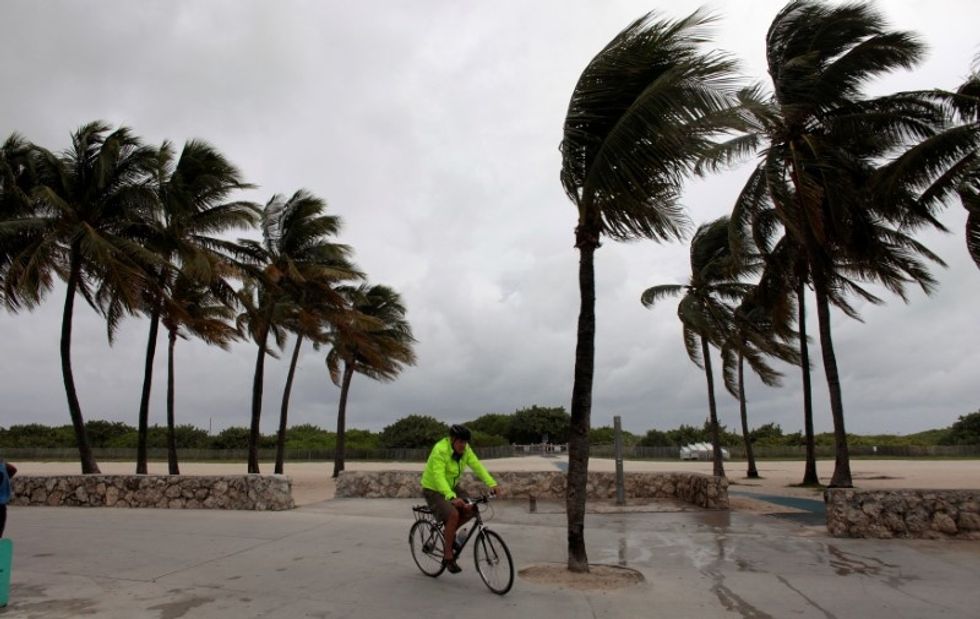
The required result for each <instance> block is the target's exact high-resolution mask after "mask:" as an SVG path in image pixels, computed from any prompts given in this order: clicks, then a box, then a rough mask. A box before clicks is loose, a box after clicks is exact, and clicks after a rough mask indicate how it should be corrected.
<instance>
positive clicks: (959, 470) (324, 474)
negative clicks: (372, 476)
mask: <svg viewBox="0 0 980 619" xmlns="http://www.w3.org/2000/svg"><path fill="white" fill-rule="evenodd" d="M565 463H566V459H565V458H558V457H542V456H526V457H518V458H501V459H497V460H485V461H484V464H485V465H486V466H487V468H488V469H489V470H490V471H491V473H492V472H493V471H553V470H559V469H560V465H564V464H565ZM15 464H16V465H17V467H18V469H19V472H20V473H22V474H25V475H65V474H77V473H79V467H78V464H77V463H75V462H15ZM99 467H100V468H101V470H102V472H103V473H106V474H128V473H133V472H134V471H135V465H134V464H133V463H131V462H102V463H100V464H99ZM423 467H424V464H423V463H421V462H364V461H350V462H348V463H347V467H346V468H347V470H350V471H385V470H407V471H419V472H420V474H421V471H422V469H423ZM273 468H274V467H273V465H272V463H271V462H263V463H260V470H261V471H262V472H263V473H266V472H269V473H271V472H272V470H273ZM623 468H624V469H625V470H626V471H627V472H630V471H638V472H640V471H660V472H668V471H694V472H699V473H706V474H711V471H712V468H711V463H710V462H681V461H660V460H658V461H638V460H628V461H626V462H625V463H624V465H623ZM758 468H759V474H760V475H762V479H747V478H746V477H745V463H744V462H726V463H725V472H726V474H727V475H728V479H729V481H730V483H731V484H732V485H731V490H734V491H745V492H752V493H755V494H775V495H784V496H786V495H792V496H818V495H819V493H820V491H819V489H813V488H798V487H794V484H799V482H800V481H801V480H802V478H803V462H802V461H783V460H764V461H760V462H759V463H758ZM833 469H834V463H833V462H832V461H827V460H821V461H818V462H817V472H818V474H819V475H820V481H821V482H823V483H827V482H829V481H830V475H831V474H832V473H833ZM180 470H181V473H183V474H185V475H226V474H239V473H244V472H245V464H244V463H241V462H231V463H226V462H221V463H216V462H186V463H182V464H181V465H180ZM589 470H591V471H610V472H611V471H615V470H616V469H615V462H614V461H613V460H609V459H600V458H593V459H592V460H590V461H589ZM149 471H150V474H157V475H163V474H166V472H167V464H166V463H165V462H150V463H149ZM332 473H333V463H332V462H287V463H286V474H287V475H288V476H289V477H291V478H292V480H293V498H294V499H295V501H296V504H297V505H309V504H311V503H318V502H320V501H326V500H327V499H331V498H333V496H334V490H335V485H334V480H333V479H332V477H331V475H332ZM851 473H852V476H853V480H854V485H855V487H857V488H863V489H879V488H928V489H980V460H884V459H881V460H879V459H867V460H865V459H862V460H852V461H851ZM738 503H744V504H745V507H743V508H744V509H749V508H748V507H747V506H748V505H752V504H755V503H757V502H755V501H752V500H751V499H745V500H744V501H736V505H733V507H735V508H736V509H738V506H737V504H738ZM756 507H758V506H757V505H756ZM752 511H755V510H754V509H752Z"/></svg>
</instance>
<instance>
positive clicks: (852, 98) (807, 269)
mask: <svg viewBox="0 0 980 619" xmlns="http://www.w3.org/2000/svg"><path fill="white" fill-rule="evenodd" d="M712 21H714V18H713V17H711V16H710V15H708V14H706V13H704V12H702V11H697V12H695V13H693V14H691V15H689V16H687V17H684V18H681V19H676V20H674V19H669V18H663V17H661V16H660V15H658V14H656V13H650V14H647V15H645V16H643V17H640V18H639V19H637V20H636V21H634V22H633V23H632V24H630V25H628V26H627V27H626V28H625V29H624V30H622V31H621V32H620V33H619V34H618V35H616V36H615V37H614V38H613V39H612V40H611V41H610V42H609V43H608V44H607V45H606V46H605V47H604V48H603V49H602V50H600V51H599V52H598V53H597V54H596V56H595V57H594V58H593V59H592V60H591V61H590V62H589V63H588V64H587V66H586V67H585V69H584V70H583V72H582V74H581V76H580V77H579V80H578V82H577V83H576V85H575V87H574V88H573V90H572V95H571V100H570V102H569V105H568V111H567V114H566V117H565V123H564V135H563V139H562V141H561V146H560V150H561V154H562V165H561V173H560V180H561V183H562V186H563V188H564V190H565V192H566V194H567V195H568V197H569V199H570V200H571V202H572V203H573V205H574V207H575V208H576V210H577V213H578V222H577V226H576V228H575V231H574V236H575V247H576V248H577V249H578V251H579V254H580V260H579V290H580V308H579V317H578V323H577V345H576V350H575V373H574V384H573V386H572V399H571V426H570V435H569V470H568V486H567V488H568V490H567V496H566V513H567V518H568V568H569V570H571V571H576V572H579V571H588V558H587V555H586V552H585V540H584V519H585V493H586V486H587V472H588V456H589V440H590V418H591V406H592V392H593V377H594V370H595V368H594V363H595V338H596V317H595V306H596V287H595V255H596V252H597V250H598V249H599V248H600V247H601V244H602V241H603V240H608V239H611V240H613V241H629V240H636V239H649V240H653V241H665V240H673V239H684V238H686V237H687V235H688V234H689V232H690V230H691V229H692V228H694V226H693V223H692V221H691V219H690V218H689V217H688V215H687V213H686V212H685V209H684V208H683V206H682V204H681V196H682V191H683V186H684V183H685V181H686V180H687V179H688V178H689V177H691V176H692V175H705V174H709V173H714V172H718V171H722V170H724V169H727V168H728V167H729V166H731V165H733V164H736V163H740V162H742V161H745V160H746V159H752V160H753V161H754V162H755V165H754V166H753V169H752V172H751V174H750V176H749V178H748V180H747V182H746V183H745V185H744V186H743V188H742V189H741V191H740V192H739V193H738V194H737V195H732V196H727V197H721V198H720V199H722V200H725V201H726V202H727V203H729V204H731V205H732V207H731V215H729V216H726V217H723V218H720V219H718V220H716V221H712V222H707V223H704V224H703V225H701V226H699V227H698V228H697V230H696V232H695V234H694V237H693V239H692V242H691V247H690V265H691V276H690V279H689V282H688V283H687V284H685V285H681V286H676V285H663V284H661V285H654V286H652V287H649V288H647V289H646V290H644V291H643V292H642V293H641V294H640V301H641V302H642V303H643V304H644V305H646V306H653V305H655V304H657V303H660V302H661V301H662V300H663V299H665V298H669V297H679V299H680V301H679V303H678V306H677V315H678V318H679V319H680V323H681V326H682V336H683V341H684V346H685V348H686V350H687V354H688V356H689V357H690V359H691V361H692V362H693V363H694V364H696V365H697V366H698V367H700V368H702V369H703V370H704V374H705V381H706V387H707V395H708V411H709V432H710V435H711V443H712V444H713V453H714V458H713V460H714V473H715V475H719V476H723V475H724V474H725V471H724V465H723V463H722V457H721V444H722V438H721V435H720V428H719V424H718V421H717V412H716V401H715V384H714V381H715V378H714V373H713V368H712V351H713V350H714V351H717V352H719V353H720V355H721V362H722V374H723V380H724V384H725V387H726V389H727V390H728V391H729V392H731V393H732V394H733V395H734V396H735V397H736V398H738V400H739V402H740V414H741V418H742V434H743V437H744V439H745V445H746V451H747V453H748V454H749V472H748V473H749V475H750V476H753V475H755V476H757V475H758V471H757V470H756V469H755V466H754V458H753V456H752V452H751V441H749V430H748V422H747V403H746V402H747V395H746V393H745V388H744V382H743V376H744V371H745V370H744V366H745V365H746V364H748V366H749V368H750V369H751V370H752V371H754V372H756V373H757V374H758V375H759V376H760V378H761V379H762V381H763V382H764V383H766V384H769V385H777V384H778V382H779V378H780V375H781V373H780V372H779V371H778V369H777V368H776V367H774V365H773V362H774V361H775V360H779V361H780V362H788V363H790V364H794V365H797V366H798V367H799V368H800V371H801V374H802V378H803V392H804V395H803V401H802V402H801V409H802V416H803V426H804V438H805V442H806V445H807V458H806V466H805V470H804V477H803V483H804V484H811V485H812V484H818V483H819V478H818V476H817V472H816V460H815V453H814V450H813V445H814V441H815V437H814V433H813V412H812V411H813V408H812V403H811V390H812V385H811V381H810V378H811V377H810V371H811V365H810V359H809V357H810V355H809V350H808V344H809V341H810V339H809V336H808V334H807V333H806V312H807V309H808V307H809V308H811V311H812V308H815V310H816V314H817V324H818V331H819V333H818V342H819V346H820V352H821V361H822V365H823V373H824V378H825V382H826V387H827V390H828V394H829V400H830V409H831V410H830V412H831V417H832V420H833V429H834V447H835V454H836V459H835V463H834V471H833V475H832V477H831V481H830V484H829V485H830V486H833V487H851V486H852V485H853V483H852V477H851V470H850V460H849V454H848V433H847V430H846V425H845V406H844V394H843V389H842V387H841V380H840V373H839V370H838V363H837V353H836V351H835V349H834V340H833V336H832V333H831V310H832V308H833V309H835V310H837V311H841V312H843V313H844V314H845V315H847V316H850V317H852V318H858V311H857V308H856V306H855V299H856V300H860V301H864V302H870V303H882V302H883V299H882V298H881V297H879V296H878V295H877V294H875V292H874V290H873V289H872V288H871V287H870V286H869V284H870V285H875V286H879V287H881V288H883V289H884V290H887V291H888V292H891V293H894V294H896V295H898V296H899V297H901V298H902V299H903V300H907V294H908V289H909V288H910V287H913V286H915V287H919V288H921V289H922V290H923V291H925V292H926V293H931V292H932V291H933V290H934V289H935V286H936V280H935V279H934V278H933V276H932V275H931V273H930V268H931V266H932V265H942V264H943V262H942V259H941V258H940V257H939V256H937V255H936V254H935V253H933V252H932V251H930V250H929V248H928V247H926V246H925V245H923V244H922V243H921V242H920V241H919V240H917V239H916V234H917V233H919V232H920V231H921V230H924V229H930V228H933V229H941V230H944V229H945V227H944V226H943V224H942V222H941V221H940V219H939V217H940V215H941V213H942V212H943V210H944V208H945V207H946V206H948V205H949V204H952V203H959V204H960V205H962V207H964V208H966V210H967V212H968V213H969V215H968V219H967V225H966V245H967V249H968V250H969V252H970V255H971V256H972V257H973V259H974V261H975V262H976V263H977V266H978V267H980V69H978V68H977V67H976V66H975V67H974V69H973V70H972V71H971V72H969V74H968V75H967V77H966V78H965V79H964V81H963V83H962V84H961V85H960V86H959V87H958V88H957V89H956V90H945V89H940V88H935V87H932V86H926V88H925V89H922V90H918V91H911V92H895V93H888V94H885V95H881V96H873V95H869V94H867V92H866V86H867V85H868V84H869V83H870V82H871V81H872V80H874V79H876V78H878V77H881V76H885V75H887V74H889V73H892V72H894V71H898V70H909V69H913V68H914V67H915V66H916V65H918V64H919V62H921V60H922V58H923V56H924V53H925V45H924V43H923V42H922V41H921V40H920V38H919V37H918V36H917V35H916V34H915V33H912V32H903V31H897V30H894V29H891V28H890V27H889V24H888V23H887V20H886V19H885V17H884V16H883V15H882V14H881V13H880V12H878V11H877V10H876V9H875V7H874V6H873V5H872V4H871V3H868V2H852V3H846V4H837V3H829V2H822V1H819V0H793V1H791V2H789V3H787V4H786V5H785V6H784V7H783V8H782V9H780V10H779V12H778V13H777V14H776V15H775V17H774V18H773V20H772V22H771V24H770V27H769V29H768V31H767V33H766V39H765V48H764V51H765V55H766V61H767V65H768V67H767V69H768V82H769V83H767V84H765V85H763V84H752V83H751V82H750V81H749V80H746V79H744V78H743V77H742V76H741V75H740V74H739V68H738V62H737V59H736V58H734V57H732V56H731V55H729V54H727V53H725V52H723V51H720V50H718V49H715V48H712V47H711V46H710V43H711V36H710V31H709V30H708V27H709V26H710V25H711V23H712ZM966 65H967V59H964V70H966V69H967V66H966Z"/></svg>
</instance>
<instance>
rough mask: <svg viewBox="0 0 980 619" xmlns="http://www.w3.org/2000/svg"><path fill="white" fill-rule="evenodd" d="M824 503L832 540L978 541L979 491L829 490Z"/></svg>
mask: <svg viewBox="0 0 980 619" xmlns="http://www.w3.org/2000/svg"><path fill="white" fill-rule="evenodd" d="M824 500H825V502H826V503H827V529H828V530H829V531H830V534H831V535H833V536H835V537H877V538H892V537H918V538H928V539H938V538H947V537H949V538H960V539H980V490H854V489H851V488H830V489H828V490H826V491H825V493H824Z"/></svg>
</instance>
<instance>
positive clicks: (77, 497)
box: [10, 475, 294, 511]
mask: <svg viewBox="0 0 980 619" xmlns="http://www.w3.org/2000/svg"><path fill="white" fill-rule="evenodd" d="M11 481H12V482H13V492H14V496H13V498H12V499H11V501H10V502H11V504H12V505H52V506H54V505H71V506H79V507H157V508H166V509H248V510H259V511H263V510H270V511H278V510H283V509H292V508H293V507H294V503H293V495H292V483H291V481H290V479H289V478H288V477H284V476H282V475H201V476H195V475H52V476H46V475H43V476H42V475H18V476H17V477H15V478H13V479H12V480H11Z"/></svg>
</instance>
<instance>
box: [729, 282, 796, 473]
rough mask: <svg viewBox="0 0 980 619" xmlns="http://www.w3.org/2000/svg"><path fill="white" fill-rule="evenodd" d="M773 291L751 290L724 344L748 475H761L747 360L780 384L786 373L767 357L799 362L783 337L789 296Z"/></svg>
mask: <svg viewBox="0 0 980 619" xmlns="http://www.w3.org/2000/svg"><path fill="white" fill-rule="evenodd" d="M768 292H769V291H768V290H767V289H766V288H765V287H764V286H762V285H761V284H760V285H756V286H753V287H752V288H750V289H749V290H748V292H747V293H746V295H745V298H744V299H743V300H742V303H741V304H740V305H739V306H738V307H737V308H736V309H735V312H734V314H733V320H732V325H731V330H730V332H729V333H728V339H727V340H726V341H725V343H724V344H723V346H722V349H721V356H722V359H723V362H724V365H723V368H724V370H723V376H724V383H725V389H726V390H727V391H728V392H729V393H730V394H731V395H732V396H733V397H735V398H736V399H737V400H738V404H739V417H740V419H741V422H742V438H743V441H744V442H745V457H746V460H747V470H746V477H748V478H750V479H755V478H758V477H759V470H758V468H757V467H756V463H755V454H754V453H753V450H752V440H751V436H750V433H749V420H748V407H747V406H746V401H745V361H746V360H748V362H749V367H751V368H752V370H753V371H754V372H755V373H756V375H758V376H759V378H760V379H761V380H762V382H763V384H765V385H768V386H770V387H777V386H779V384H780V378H781V377H782V374H781V373H780V372H778V371H776V370H774V369H773V368H772V367H771V366H770V365H769V364H768V363H767V357H770V356H772V357H776V358H778V359H780V360H782V361H785V362H787V363H795V364H798V363H799V362H800V358H799V354H797V353H796V351H795V350H793V348H792V347H791V346H790V345H789V344H788V343H786V342H784V341H781V338H783V337H785V338H790V337H792V335H791V330H790V328H789V325H788V323H787V312H785V310H784V309H783V307H782V305H783V304H784V303H785V300H786V299H785V295H782V294H776V295H774V296H772V297H770V296H769V295H768V294H767V293H768Z"/></svg>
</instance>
